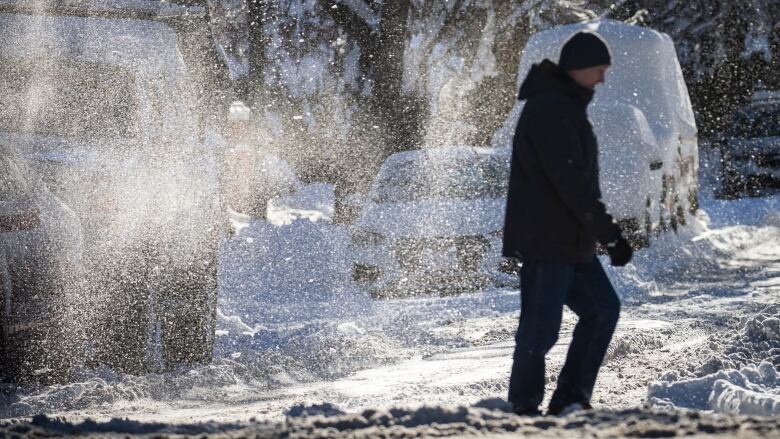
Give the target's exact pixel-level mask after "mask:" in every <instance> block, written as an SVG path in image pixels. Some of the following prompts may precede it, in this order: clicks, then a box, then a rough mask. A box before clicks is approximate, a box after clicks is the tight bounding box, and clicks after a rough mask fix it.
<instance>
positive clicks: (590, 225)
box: [528, 114, 621, 244]
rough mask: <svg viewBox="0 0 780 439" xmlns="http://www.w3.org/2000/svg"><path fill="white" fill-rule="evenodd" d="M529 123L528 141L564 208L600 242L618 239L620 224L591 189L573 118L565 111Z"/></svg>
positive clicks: (590, 181) (590, 179) (591, 176)
mask: <svg viewBox="0 0 780 439" xmlns="http://www.w3.org/2000/svg"><path fill="white" fill-rule="evenodd" d="M529 122H530V123H531V124H532V125H531V126H533V127H534V128H532V129H531V130H529V131H530V132H529V133H528V134H529V140H530V141H531V142H530V143H531V145H532V147H533V148H534V150H535V151H536V153H537V157H538V158H539V161H540V163H541V166H542V169H543V171H544V173H545V174H546V175H547V177H548V178H549V180H550V182H552V185H553V187H554V188H555V190H556V191H557V192H558V194H559V195H560V197H561V199H562V200H563V202H564V204H565V205H566V207H567V208H568V209H569V210H570V211H571V212H572V213H573V214H574V216H575V217H576V218H577V219H578V220H579V222H580V223H581V224H582V226H583V227H584V228H585V230H587V231H588V232H589V233H590V234H592V235H593V236H595V237H596V239H597V240H598V241H599V242H600V243H602V244H606V243H609V242H612V241H614V240H615V239H617V237H618V236H619V235H620V233H621V232H620V227H619V226H618V225H617V224H616V223H615V222H614V221H613V219H612V216H611V215H610V214H608V213H607V209H606V207H605V206H604V203H602V202H601V200H600V199H599V195H598V193H597V192H595V191H594V190H593V188H594V184H593V179H594V178H597V176H596V175H590V173H589V172H588V171H587V166H586V163H585V157H584V155H583V145H582V142H581V140H580V138H579V136H578V134H577V129H576V128H575V125H574V123H573V122H572V120H571V119H570V118H568V117H567V116H566V115H565V114H564V115H560V116H557V117H555V118H554V120H550V119H547V120H544V121H539V120H537V121H534V120H533V119H531V120H529Z"/></svg>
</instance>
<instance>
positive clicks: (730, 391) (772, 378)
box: [648, 362, 780, 416]
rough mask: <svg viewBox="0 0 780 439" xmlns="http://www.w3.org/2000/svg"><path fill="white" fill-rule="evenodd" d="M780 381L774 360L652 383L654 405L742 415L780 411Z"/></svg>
mask: <svg viewBox="0 0 780 439" xmlns="http://www.w3.org/2000/svg"><path fill="white" fill-rule="evenodd" d="M779 386H780V381H779V380H778V371H777V370H776V369H775V368H774V366H772V365H771V364H770V363H766V362H765V363H761V364H759V365H758V366H748V367H743V368H742V369H739V370H733V369H732V370H728V371H719V372H716V373H713V374H710V375H706V376H703V377H701V378H691V379H687V380H680V381H675V382H669V381H660V382H655V383H652V384H650V387H649V389H648V403H649V404H650V405H651V406H662V407H684V408H691V409H697V410H708V409H711V410H714V411H717V412H727V413H734V414H740V415H754V416H777V415H778V414H780V389H778V387H779Z"/></svg>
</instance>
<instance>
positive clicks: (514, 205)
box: [503, 60, 620, 263]
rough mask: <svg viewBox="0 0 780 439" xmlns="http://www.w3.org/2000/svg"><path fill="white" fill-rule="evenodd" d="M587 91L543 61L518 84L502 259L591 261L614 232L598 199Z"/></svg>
mask: <svg viewBox="0 0 780 439" xmlns="http://www.w3.org/2000/svg"><path fill="white" fill-rule="evenodd" d="M592 97H593V92H592V91H591V90H588V89H586V88H584V87H582V86H580V85H579V84H577V83H576V82H574V80H573V79H571V78H570V77H569V76H568V75H567V74H566V73H565V72H564V71H563V70H561V69H560V68H558V66H557V65H555V64H554V63H553V62H551V61H549V60H545V61H543V62H542V63H541V64H537V65H534V66H533V67H532V68H531V71H530V72H529V73H528V76H527V77H526V79H525V81H524V82H523V84H522V86H521V87H520V95H519V97H518V99H520V100H523V99H527V100H528V102H526V104H525V107H524V108H523V112H522V114H521V116H520V120H519V121H518V123H517V128H516V130H515V137H514V141H513V148H512V165H511V166H512V167H511V175H510V179H509V193H508V195H507V207H506V223H505V226H504V249H503V253H504V256H507V257H518V258H520V259H522V260H526V261H555V262H571V263H579V262H590V261H592V260H593V257H594V256H595V254H596V241H600V242H601V243H603V244H606V243H608V242H612V241H614V240H615V239H616V238H617V237H618V236H619V235H620V228H619V227H618V226H617V224H615V223H614V221H613V220H612V217H611V216H610V215H609V214H608V213H607V212H606V209H605V207H604V204H603V203H602V202H601V201H600V198H601V190H600V189H599V167H598V147H597V144H596V137H595V135H594V134H593V128H592V127H591V125H590V122H589V121H588V117H587V114H586V108H587V106H588V103H589V102H590V100H591V98H592Z"/></svg>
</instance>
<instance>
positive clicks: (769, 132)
mask: <svg viewBox="0 0 780 439" xmlns="http://www.w3.org/2000/svg"><path fill="white" fill-rule="evenodd" d="M731 135H732V137H736V138H740V139H750V138H753V137H776V136H780V106H772V107H764V108H754V109H749V110H745V111H741V112H739V113H737V114H736V115H735V116H734V122H733V123H732V126H731Z"/></svg>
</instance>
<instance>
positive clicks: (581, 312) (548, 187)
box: [503, 32, 632, 415]
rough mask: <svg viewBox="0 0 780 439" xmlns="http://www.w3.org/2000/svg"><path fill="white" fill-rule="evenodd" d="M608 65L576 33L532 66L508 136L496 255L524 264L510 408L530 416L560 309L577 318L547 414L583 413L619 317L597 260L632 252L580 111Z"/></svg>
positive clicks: (589, 39) (607, 58) (592, 39)
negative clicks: (599, 248) (602, 253)
mask: <svg viewBox="0 0 780 439" xmlns="http://www.w3.org/2000/svg"><path fill="white" fill-rule="evenodd" d="M610 64H611V55H610V51H609V48H608V47H607V44H606V42H605V41H604V40H602V39H601V37H600V36H598V35H596V34H595V33H591V32H579V33H577V34H575V35H574V36H572V37H571V38H570V39H569V40H568V41H567V42H566V44H565V45H564V46H563V48H562V49H561V54H560V58H559V61H558V64H557V65H556V64H555V63H553V62H552V61H550V60H544V61H543V62H541V63H540V64H536V65H534V66H533V67H532V68H531V70H530V72H529V73H528V76H527V77H526V78H525V81H524V82H523V84H522V86H521V87H520V94H519V99H521V100H523V99H527V102H526V105H525V108H524V109H523V112H522V114H521V116H520V120H519V121H518V124H517V129H516V131H515V137H514V141H513V151H512V165H511V176H510V182H509V193H508V196H507V209H506V224H505V228H504V248H503V253H504V256H507V257H517V258H520V259H521V260H522V261H523V266H522V268H521V271H520V291H521V302H522V306H521V313H520V325H519V327H518V330H517V336H516V346H515V352H514V363H513V365H512V374H511V377H510V381H509V402H510V403H512V405H513V409H514V411H515V412H516V413H518V414H523V415H535V414H539V413H540V412H539V408H538V407H539V404H541V402H542V400H543V399H544V384H545V354H546V353H547V352H548V351H549V350H550V349H551V348H552V347H553V345H554V344H555V342H556V341H557V339H558V331H559V330H560V325H561V317H562V314H563V306H564V305H566V306H568V307H569V308H570V309H571V310H572V311H574V313H575V314H577V316H578V317H579V321H578V322H577V325H576V327H575V328H574V335H573V337H572V342H571V346H569V351H568V354H567V356H566V362H565V364H564V365H563V369H562V370H561V373H560V376H559V377H558V383H557V388H556V390H555V392H554V393H553V395H552V399H551V401H550V404H549V407H548V413H549V414H554V415H557V414H561V413H562V412H568V411H572V410H576V409H579V408H584V409H588V408H590V398H591V393H592V391H593V386H594V384H595V382H596V376H597V374H598V371H599V368H600V367H601V362H602V360H603V358H604V354H605V353H606V351H607V346H608V345H609V342H610V340H611V338H612V333H613V332H614V329H615V325H616V324H617V320H618V315H619V313H620V300H619V299H618V297H617V295H616V294H615V290H614V289H613V288H612V285H611V284H610V282H609V279H608V278H607V276H606V274H605V273H604V269H603V268H602V267H601V264H600V262H599V260H598V259H597V258H596V242H597V241H598V242H600V243H601V244H602V245H604V246H605V247H606V248H607V250H608V252H609V255H610V257H611V262H612V265H614V266H623V265H625V264H627V263H628V262H629V261H630V260H631V256H632V250H631V247H630V245H629V244H628V242H627V241H626V240H625V239H624V238H623V236H622V233H621V230H620V227H619V226H618V225H617V224H616V223H615V222H614V221H613V220H612V217H611V216H610V215H609V214H608V213H607V211H606V208H605V207H604V204H602V202H601V200H600V198H601V190H600V188H599V168H598V147H597V143H596V137H595V136H594V134H593V129H592V127H591V125H590V122H589V121H588V118H587V114H586V108H587V106H588V103H589V102H590V100H591V98H592V97H593V93H594V89H595V86H596V85H597V84H600V83H603V82H604V76H605V74H606V71H607V69H608V68H609V66H610Z"/></svg>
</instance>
